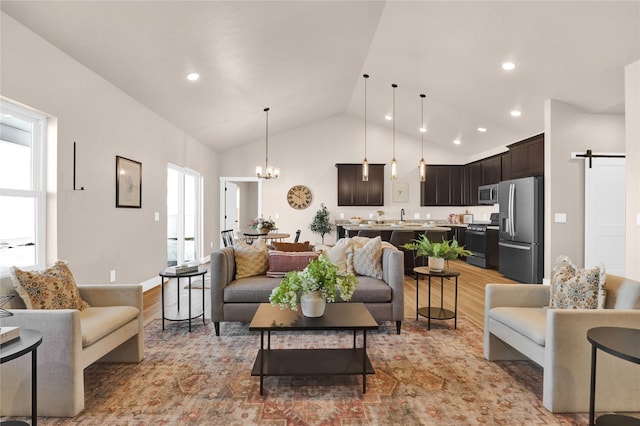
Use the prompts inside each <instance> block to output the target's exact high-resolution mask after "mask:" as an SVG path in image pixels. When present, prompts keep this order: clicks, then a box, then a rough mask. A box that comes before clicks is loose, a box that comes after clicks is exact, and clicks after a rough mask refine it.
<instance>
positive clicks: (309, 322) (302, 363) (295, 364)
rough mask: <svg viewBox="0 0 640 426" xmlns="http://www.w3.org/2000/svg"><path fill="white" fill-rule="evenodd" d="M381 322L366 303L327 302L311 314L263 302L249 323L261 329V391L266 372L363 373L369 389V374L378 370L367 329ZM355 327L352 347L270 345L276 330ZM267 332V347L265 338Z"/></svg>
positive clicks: (251, 327)
mask: <svg viewBox="0 0 640 426" xmlns="http://www.w3.org/2000/svg"><path fill="white" fill-rule="evenodd" d="M377 329H378V323H377V322H376V320H375V319H374V318H373V317H372V316H371V313H370V312H369V310H368V309H367V308H366V306H364V303H327V307H326V309H325V312H324V315H323V316H321V317H319V318H309V317H305V316H303V315H302V311H301V309H300V308H298V311H297V312H296V311H292V310H289V309H284V310H281V309H280V307H279V306H271V305H270V304H269V303H262V304H261V305H260V307H259V308H258V310H257V311H256V314H255V315H254V317H253V320H252V321H251V324H250V325H249V330H252V331H259V332H260V351H259V352H258V355H257V356H256V360H255V363H254V364H253V369H252V370H251V375H252V376H260V395H263V392H264V385H263V384H264V377H265V376H316V375H317V376H325V375H359V374H361V375H362V393H366V392H367V374H375V370H374V369H373V366H372V365H371V361H369V357H368V356H367V330H377ZM307 330H353V347H352V348H338V349H335V348H334V349H271V332H273V331H307ZM358 331H362V337H363V338H362V347H361V348H357V347H356V335H357V332H358ZM265 332H266V334H267V346H266V349H265V344H264V338H265Z"/></svg>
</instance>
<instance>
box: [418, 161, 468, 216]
mask: <svg viewBox="0 0 640 426" xmlns="http://www.w3.org/2000/svg"><path fill="white" fill-rule="evenodd" d="M426 171H427V173H426V179H425V181H424V182H420V205H421V206H462V205H464V201H465V199H464V194H465V192H464V190H465V179H464V176H465V166H458V165H453V166H452V165H442V164H437V165H436V164H434V165H428V166H427V170H426Z"/></svg>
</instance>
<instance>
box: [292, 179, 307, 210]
mask: <svg viewBox="0 0 640 426" xmlns="http://www.w3.org/2000/svg"><path fill="white" fill-rule="evenodd" d="M287 202H288V203H289V205H290V206H291V207H293V208H294V209H298V210H302V209H306V208H307V207H309V204H311V190H310V189H309V188H307V187H306V186H304V185H296V186H292V187H291V189H289V192H287Z"/></svg>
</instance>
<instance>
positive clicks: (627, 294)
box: [484, 275, 640, 413]
mask: <svg viewBox="0 0 640 426" xmlns="http://www.w3.org/2000/svg"><path fill="white" fill-rule="evenodd" d="M605 289H606V290H607V295H606V302H605V306H604V309H549V308H547V307H546V306H548V305H549V297H550V291H551V286H548V285H538V284H488V285H487V286H486V292H485V317H484V356H485V358H486V359H488V360H491V361H498V360H520V359H529V360H531V361H533V362H535V363H536V364H538V365H540V366H541V367H542V368H543V369H544V373H543V374H544V376H543V392H542V403H543V405H544V406H545V408H547V409H548V410H549V411H551V412H553V413H562V412H587V411H589V389H590V381H591V376H590V374H591V370H590V368H591V344H590V343H589V342H588V341H587V330H589V329H590V328H593V327H609V326H615V327H629V328H636V329H640V282H637V281H633V280H630V279H625V278H622V277H618V276H614V275H607V276H606V286H605ZM597 366H598V368H597V378H596V384H597V389H596V407H595V408H596V411H598V412H601V411H631V412H638V411H640V365H637V364H633V363H630V362H627V361H624V360H621V359H619V358H616V357H613V356H612V355H609V354H607V353H604V352H602V351H598V364H597Z"/></svg>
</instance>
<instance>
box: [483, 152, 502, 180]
mask: <svg viewBox="0 0 640 426" xmlns="http://www.w3.org/2000/svg"><path fill="white" fill-rule="evenodd" d="M481 163H482V185H492V184H494V183H498V182H500V181H501V180H502V158H500V155H494V156H493V157H489V158H485V159H483V160H482V161H481Z"/></svg>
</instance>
